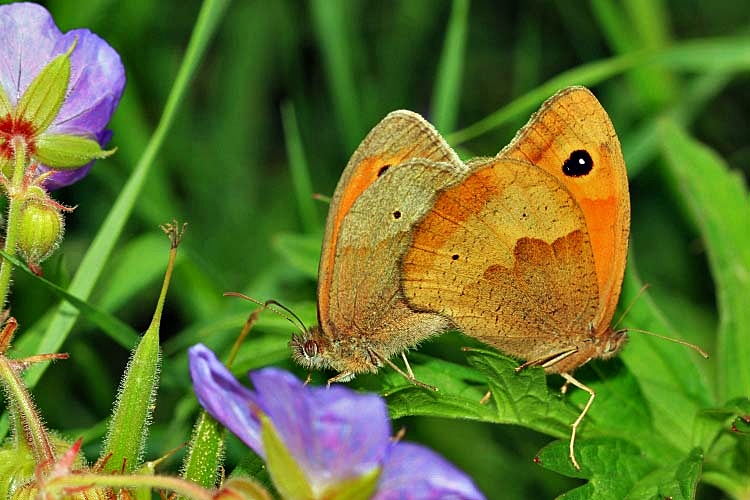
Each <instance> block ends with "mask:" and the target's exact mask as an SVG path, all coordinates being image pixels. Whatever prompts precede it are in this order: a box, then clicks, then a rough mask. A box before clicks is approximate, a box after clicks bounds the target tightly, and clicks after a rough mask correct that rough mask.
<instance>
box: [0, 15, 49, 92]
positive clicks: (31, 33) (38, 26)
mask: <svg viewBox="0 0 750 500" xmlns="http://www.w3.org/2000/svg"><path fill="white" fill-rule="evenodd" d="M60 36H61V33H60V30H59V29H57V26H56V25H55V22H54V20H53V19H52V16H50V14H49V12H47V10H46V9H45V8H44V7H42V6H41V5H37V4H33V3H12V4H8V5H3V6H0V47H2V48H3V50H2V51H0V85H2V87H3V90H5V93H6V94H7V95H8V98H9V99H10V102H11V104H13V105H16V104H17V103H18V100H19V99H20V98H21V96H22V95H23V93H24V92H25V91H26V89H27V88H28V86H29V84H30V83H31V81H32V80H33V79H34V77H35V76H36V75H37V74H39V72H40V71H41V70H42V68H43V67H44V66H45V65H46V64H47V63H49V61H50V60H51V59H52V56H51V54H52V50H53V49H54V47H55V42H56V41H57V39H58V38H59V37H60ZM55 55H57V54H55Z"/></svg>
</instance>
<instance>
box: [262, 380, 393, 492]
mask: <svg viewBox="0 0 750 500" xmlns="http://www.w3.org/2000/svg"><path fill="white" fill-rule="evenodd" d="M250 378H251V380H252V382H253V385H254V386H255V389H256V390H257V392H258V404H259V406H260V407H261V408H262V409H263V411H264V413H266V414H267V415H268V416H269V417H270V419H271V421H272V422H273V424H274V427H275V428H276V430H277V431H278V433H279V435H280V436H281V438H282V440H283V441H284V444H285V445H286V446H287V448H288V449H289V451H290V452H291V454H292V455H293V456H294V457H295V458H296V459H297V462H298V464H299V465H300V467H301V468H302V470H304V471H305V473H306V475H307V477H308V478H310V482H311V484H313V485H314V488H315V489H316V490H318V491H322V490H324V489H325V487H326V485H328V484H332V483H335V482H337V481H340V480H343V479H347V478H351V477H358V476H360V475H362V474H364V473H366V472H370V471H371V470H373V469H374V468H376V467H379V466H380V464H381V463H382V462H383V460H384V459H385V456H386V453H387V451H388V448H389V446H390V437H389V436H390V423H389V420H388V412H387V409H386V407H385V403H384V402H383V400H382V399H381V398H380V397H378V396H376V395H372V394H359V393H357V392H354V391H352V390H351V389H348V388H346V387H340V386H334V387H331V388H311V387H307V386H305V385H303V384H302V382H300V381H299V380H298V379H297V378H295V377H293V376H292V375H290V374H289V373H287V372H284V371H282V370H279V369H276V368H266V369H263V370H259V371H256V372H252V373H250Z"/></svg>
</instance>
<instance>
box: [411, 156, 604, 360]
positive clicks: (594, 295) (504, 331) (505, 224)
mask: <svg viewBox="0 0 750 500" xmlns="http://www.w3.org/2000/svg"><path fill="white" fill-rule="evenodd" d="M469 166H470V168H471V169H472V172H471V174H469V175H468V177H467V178H465V180H464V181H462V182H461V183H460V184H457V185H455V186H452V187H449V188H448V189H445V190H444V191H443V192H441V193H440V194H439V195H438V197H437V199H436V201H435V203H434V205H433V208H432V210H430V211H429V213H428V214H427V215H426V216H425V217H424V218H423V219H422V220H421V221H420V222H419V223H418V224H417V225H416V226H415V228H414V230H413V232H412V242H411V245H410V247H409V249H408V250H407V252H406V253H405V254H404V256H403V259H402V272H403V275H402V287H403V291H404V294H405V296H406V297H407V299H408V300H409V302H410V304H411V305H412V307H415V308H416V309H420V310H425V311H434V312H437V313H439V314H445V315H447V316H449V317H450V318H451V319H453V321H454V322H455V324H456V325H457V326H458V328H459V329H461V330H462V331H464V332H465V333H467V334H469V335H472V336H474V337H476V338H478V339H479V340H481V341H483V342H486V343H488V344H490V345H494V346H495V347H497V348H498V349H500V350H501V351H503V352H505V353H507V354H510V355H513V356H517V357H520V358H523V359H527V360H544V359H549V358H550V357H552V356H554V354H556V353H560V352H564V351H570V350H571V349H574V348H575V347H576V346H577V345H578V344H580V343H584V344H585V343H587V342H591V338H590V337H591V336H592V335H593V332H591V331H590V329H589V325H590V324H591V322H592V321H593V320H594V318H595V316H596V313H597V306H598V303H599V297H598V287H597V280H596V272H595V268H594V257H593V254H592V250H591V244H590V241H589V237H588V233H587V231H586V226H585V220H584V217H583V214H582V212H581V210H580V208H579V207H578V206H577V204H576V202H575V200H574V199H573V197H572V195H571V193H570V192H569V191H568V190H567V189H566V188H565V186H563V185H562V184H561V183H560V182H558V181H557V180H556V179H555V178H554V177H553V176H552V175H550V174H548V173H546V172H544V171H542V170H540V169H538V168H536V167H535V166H533V165H531V164H529V163H526V162H518V161H514V160H507V159H490V160H484V161H475V162H472V163H471V164H470V165H469ZM557 368H563V369H566V366H563V365H561V366H559V367H557ZM555 371H558V370H557V369H556V370H555Z"/></svg>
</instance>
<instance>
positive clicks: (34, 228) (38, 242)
mask: <svg viewBox="0 0 750 500" xmlns="http://www.w3.org/2000/svg"><path fill="white" fill-rule="evenodd" d="M34 188H35V186H34V187H32V188H31V189H29V197H28V198H27V199H26V201H25V202H24V204H23V208H22V209H21V217H20V221H19V225H20V230H19V233H18V243H17V245H16V248H17V249H18V253H19V254H21V256H22V257H23V259H24V260H25V261H26V262H27V263H28V264H29V265H36V264H39V263H40V262H42V261H43V260H44V259H46V258H47V257H49V256H50V255H52V253H53V252H54V251H55V250H56V249H57V245H58V244H59V243H60V241H61V240H62V236H63V232H64V229H65V224H64V220H63V216H62V213H61V207H60V206H59V205H57V204H56V203H54V202H53V201H52V200H51V199H50V198H49V197H48V196H47V195H46V193H44V192H43V190H42V189H40V188H36V189H38V190H39V191H41V192H42V193H44V194H41V195H40V194H39V193H37V192H36V191H32V190H33V189H34Z"/></svg>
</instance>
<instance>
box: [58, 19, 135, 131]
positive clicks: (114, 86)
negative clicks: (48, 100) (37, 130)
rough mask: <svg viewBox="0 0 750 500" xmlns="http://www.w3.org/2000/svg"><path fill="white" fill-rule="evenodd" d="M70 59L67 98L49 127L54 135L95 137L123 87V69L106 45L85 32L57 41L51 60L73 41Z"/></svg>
mask: <svg viewBox="0 0 750 500" xmlns="http://www.w3.org/2000/svg"><path fill="white" fill-rule="evenodd" d="M76 40H77V42H76V48H75V50H73V53H72V54H71V56H70V82H69V84H68V97H67V98H66V99H65V102H64V103H63V105H62V108H61V109H60V113H59V114H58V115H57V117H56V118H55V120H54V121H53V122H52V125H50V128H49V132H50V133H54V134H72V135H86V134H91V135H93V134H96V133H98V132H99V131H101V130H103V129H104V127H106V126H107V123H109V120H110V118H112V114H113V113H114V111H115V108H116V107H117V104H119V102H120V97H122V91H123V89H124V87H125V68H124V67H123V65H122V61H121V60H120V56H119V55H118V54H117V52H115V50H114V49H113V48H112V47H110V46H109V45H108V44H107V42H105V41H104V40H102V39H101V38H100V37H99V36H98V35H96V34H94V33H92V32H90V31H89V30H87V29H77V30H73V31H70V32H68V33H66V34H65V35H64V36H62V37H60V39H59V40H58V41H57V44H56V46H55V50H53V53H52V57H54V56H56V55H58V54H62V53H64V52H65V51H66V50H68V49H69V48H70V47H71V46H72V45H73V43H74V41H76Z"/></svg>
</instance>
